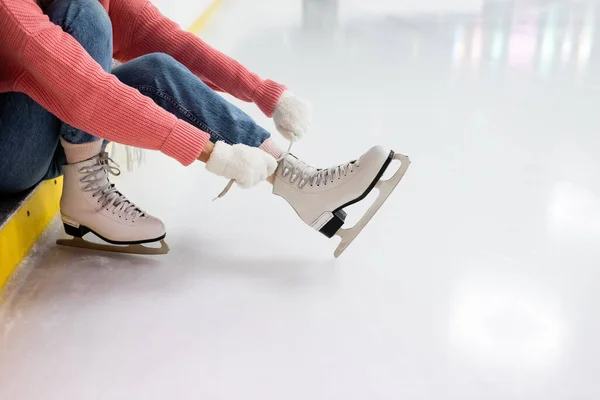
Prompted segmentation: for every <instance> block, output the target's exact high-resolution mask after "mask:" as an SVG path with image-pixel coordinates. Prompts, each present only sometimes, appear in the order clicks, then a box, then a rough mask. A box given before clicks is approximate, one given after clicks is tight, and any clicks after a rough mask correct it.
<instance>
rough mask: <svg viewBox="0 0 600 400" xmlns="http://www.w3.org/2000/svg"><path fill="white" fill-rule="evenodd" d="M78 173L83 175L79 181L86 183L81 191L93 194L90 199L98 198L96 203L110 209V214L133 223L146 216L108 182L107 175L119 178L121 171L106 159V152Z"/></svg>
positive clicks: (111, 160) (114, 163)
mask: <svg viewBox="0 0 600 400" xmlns="http://www.w3.org/2000/svg"><path fill="white" fill-rule="evenodd" d="M79 172H80V173H81V174H84V176H83V177H82V178H81V179H80V181H81V182H83V183H87V185H86V186H85V187H84V188H83V190H84V191H86V192H93V194H92V197H98V203H99V204H100V205H101V206H102V208H104V209H106V210H110V208H111V207H112V213H113V214H117V215H119V217H124V218H125V220H132V221H135V220H136V219H137V218H144V217H146V216H147V214H146V213H145V212H144V211H142V210H141V209H139V208H138V207H137V206H136V205H135V204H133V203H132V202H131V201H129V200H128V199H127V197H125V196H124V195H123V194H121V192H119V191H118V190H117V189H116V188H115V185H114V184H112V183H110V181H109V180H108V174H111V175H114V176H119V175H121V170H120V169H119V164H117V163H116V162H115V161H114V160H113V159H111V158H110V157H108V154H107V153H106V152H102V153H100V155H99V156H98V160H97V163H96V164H94V165H91V166H88V167H81V168H80V169H79Z"/></svg>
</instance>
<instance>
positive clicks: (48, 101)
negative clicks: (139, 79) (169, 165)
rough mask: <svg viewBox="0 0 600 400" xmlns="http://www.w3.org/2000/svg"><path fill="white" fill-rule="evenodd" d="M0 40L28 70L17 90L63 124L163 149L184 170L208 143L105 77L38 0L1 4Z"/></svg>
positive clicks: (8, 0) (1, 1) (205, 137)
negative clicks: (39, 5)
mask: <svg viewBox="0 0 600 400" xmlns="http://www.w3.org/2000/svg"><path fill="white" fill-rule="evenodd" d="M0 35H2V36H4V37H3V41H2V42H3V44H4V46H5V48H4V49H2V53H4V54H10V57H11V58H15V59H16V60H17V61H18V63H19V64H20V65H22V67H23V70H22V73H21V74H20V76H19V78H18V80H17V82H16V84H15V88H14V89H15V90H16V91H20V92H24V93H26V94H27V95H29V96H30V97H32V98H33V99H34V100H35V101H36V102H37V103H39V104H40V105H42V106H43V107H44V108H46V109H47V110H48V111H50V112H52V113H53V114H54V115H56V116H57V117H58V118H60V119H61V120H62V121H64V122H66V123H68V124H70V125H72V126H74V127H76V128H78V129H81V130H84V131H86V132H88V133H90V134H92V135H95V136H98V137H101V138H104V139H108V140H111V141H115V142H119V143H123V144H127V145H132V146H136V147H141V148H146V149H153V150H160V151H162V152H163V153H165V154H166V155H168V156H170V157H173V158H175V159H177V160H178V161H179V162H181V163H182V164H184V165H188V164H191V163H192V162H193V161H194V160H195V159H196V158H197V157H198V156H199V155H200V153H201V151H202V149H203V148H204V146H205V144H206V143H207V141H208V140H209V135H208V134H207V133H205V132H202V131H200V130H198V129H196V128H195V127H193V126H191V125H189V124H188V123H186V122H184V121H182V120H178V119H177V118H176V117H175V116H174V115H172V114H170V113H168V112H166V111H165V110H163V109H162V108H160V107H159V106H157V105H156V104H155V103H154V102H153V101H152V100H151V99H149V98H148V97H145V96H143V95H141V94H140V93H139V92H138V91H136V90H134V89H132V88H130V87H128V86H126V85H124V84H122V83H121V82H119V80H118V79H117V78H116V77H115V76H113V75H111V74H108V73H105V72H104V71H103V70H102V68H101V67H100V65H98V63H96V62H95V61H94V60H93V59H92V58H91V57H90V56H89V55H88V53H87V52H86V51H85V50H84V49H83V48H82V47H81V46H80V45H79V43H78V42H77V41H76V40H75V39H74V38H73V37H72V36H70V35H69V34H67V33H65V32H63V30H62V29H61V28H60V27H58V26H56V25H55V24H53V23H52V22H51V21H49V20H48V18H47V17H46V16H45V15H44V14H43V13H42V12H41V10H40V8H39V7H37V5H36V4H35V3H34V1H33V0H0ZM6 46H7V47H8V48H6Z"/></svg>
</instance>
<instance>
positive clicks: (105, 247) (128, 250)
mask: <svg viewBox="0 0 600 400" xmlns="http://www.w3.org/2000/svg"><path fill="white" fill-rule="evenodd" d="M56 244H58V245H61V246H68V247H77V248H80V249H91V250H99V251H108V252H111V253H125V254H141V255H149V256H151V255H163V254H167V253H168V252H169V246H168V245H167V243H166V242H165V241H164V240H161V241H160V247H146V246H144V245H141V244H128V245H124V246H117V245H111V244H101V243H92V242H88V241H87V240H84V239H82V238H77V237H76V238H72V239H58V240H57V241H56Z"/></svg>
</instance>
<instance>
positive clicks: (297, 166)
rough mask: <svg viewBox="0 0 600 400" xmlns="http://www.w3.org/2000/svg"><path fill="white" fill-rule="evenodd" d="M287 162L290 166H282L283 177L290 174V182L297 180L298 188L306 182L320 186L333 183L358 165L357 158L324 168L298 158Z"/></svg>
mask: <svg viewBox="0 0 600 400" xmlns="http://www.w3.org/2000/svg"><path fill="white" fill-rule="evenodd" d="M286 157H287V156H286ZM288 163H289V164H291V165H290V167H287V166H284V168H283V173H282V176H283V177H284V178H286V177H288V176H290V179H289V180H290V183H294V182H296V181H298V188H299V189H302V188H304V186H306V185H307V184H310V186H321V185H327V183H334V182H335V180H336V179H340V178H342V177H345V176H346V175H348V173H350V172H353V171H354V168H358V167H359V166H360V161H359V160H356V161H351V162H348V163H345V164H340V165H336V166H334V167H330V168H324V169H316V168H314V167H311V166H310V165H308V164H306V163H305V162H303V161H300V160H298V159H296V163H292V162H291V161H288Z"/></svg>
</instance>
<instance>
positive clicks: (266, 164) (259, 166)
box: [206, 142, 277, 189]
mask: <svg viewBox="0 0 600 400" xmlns="http://www.w3.org/2000/svg"><path fill="white" fill-rule="evenodd" d="M206 169H208V170H209V171H210V172H212V173H213V174H216V175H219V176H223V177H225V178H227V179H230V180H234V181H235V182H236V183H237V184H238V185H239V186H240V187H242V188H245V189H246V188H251V187H253V186H256V185H257V184H258V183H260V182H262V181H265V180H267V178H268V177H269V176H271V175H272V174H273V173H274V172H275V169H277V161H276V160H275V159H274V158H273V156H271V155H270V154H268V153H266V152H265V151H263V150H261V149H259V148H256V147H250V146H246V145H245V144H234V145H233V146H232V145H229V144H227V143H225V142H217V143H216V144H215V146H214V148H213V149H212V152H211V154H210V157H209V159H208V162H207V163H206Z"/></svg>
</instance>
